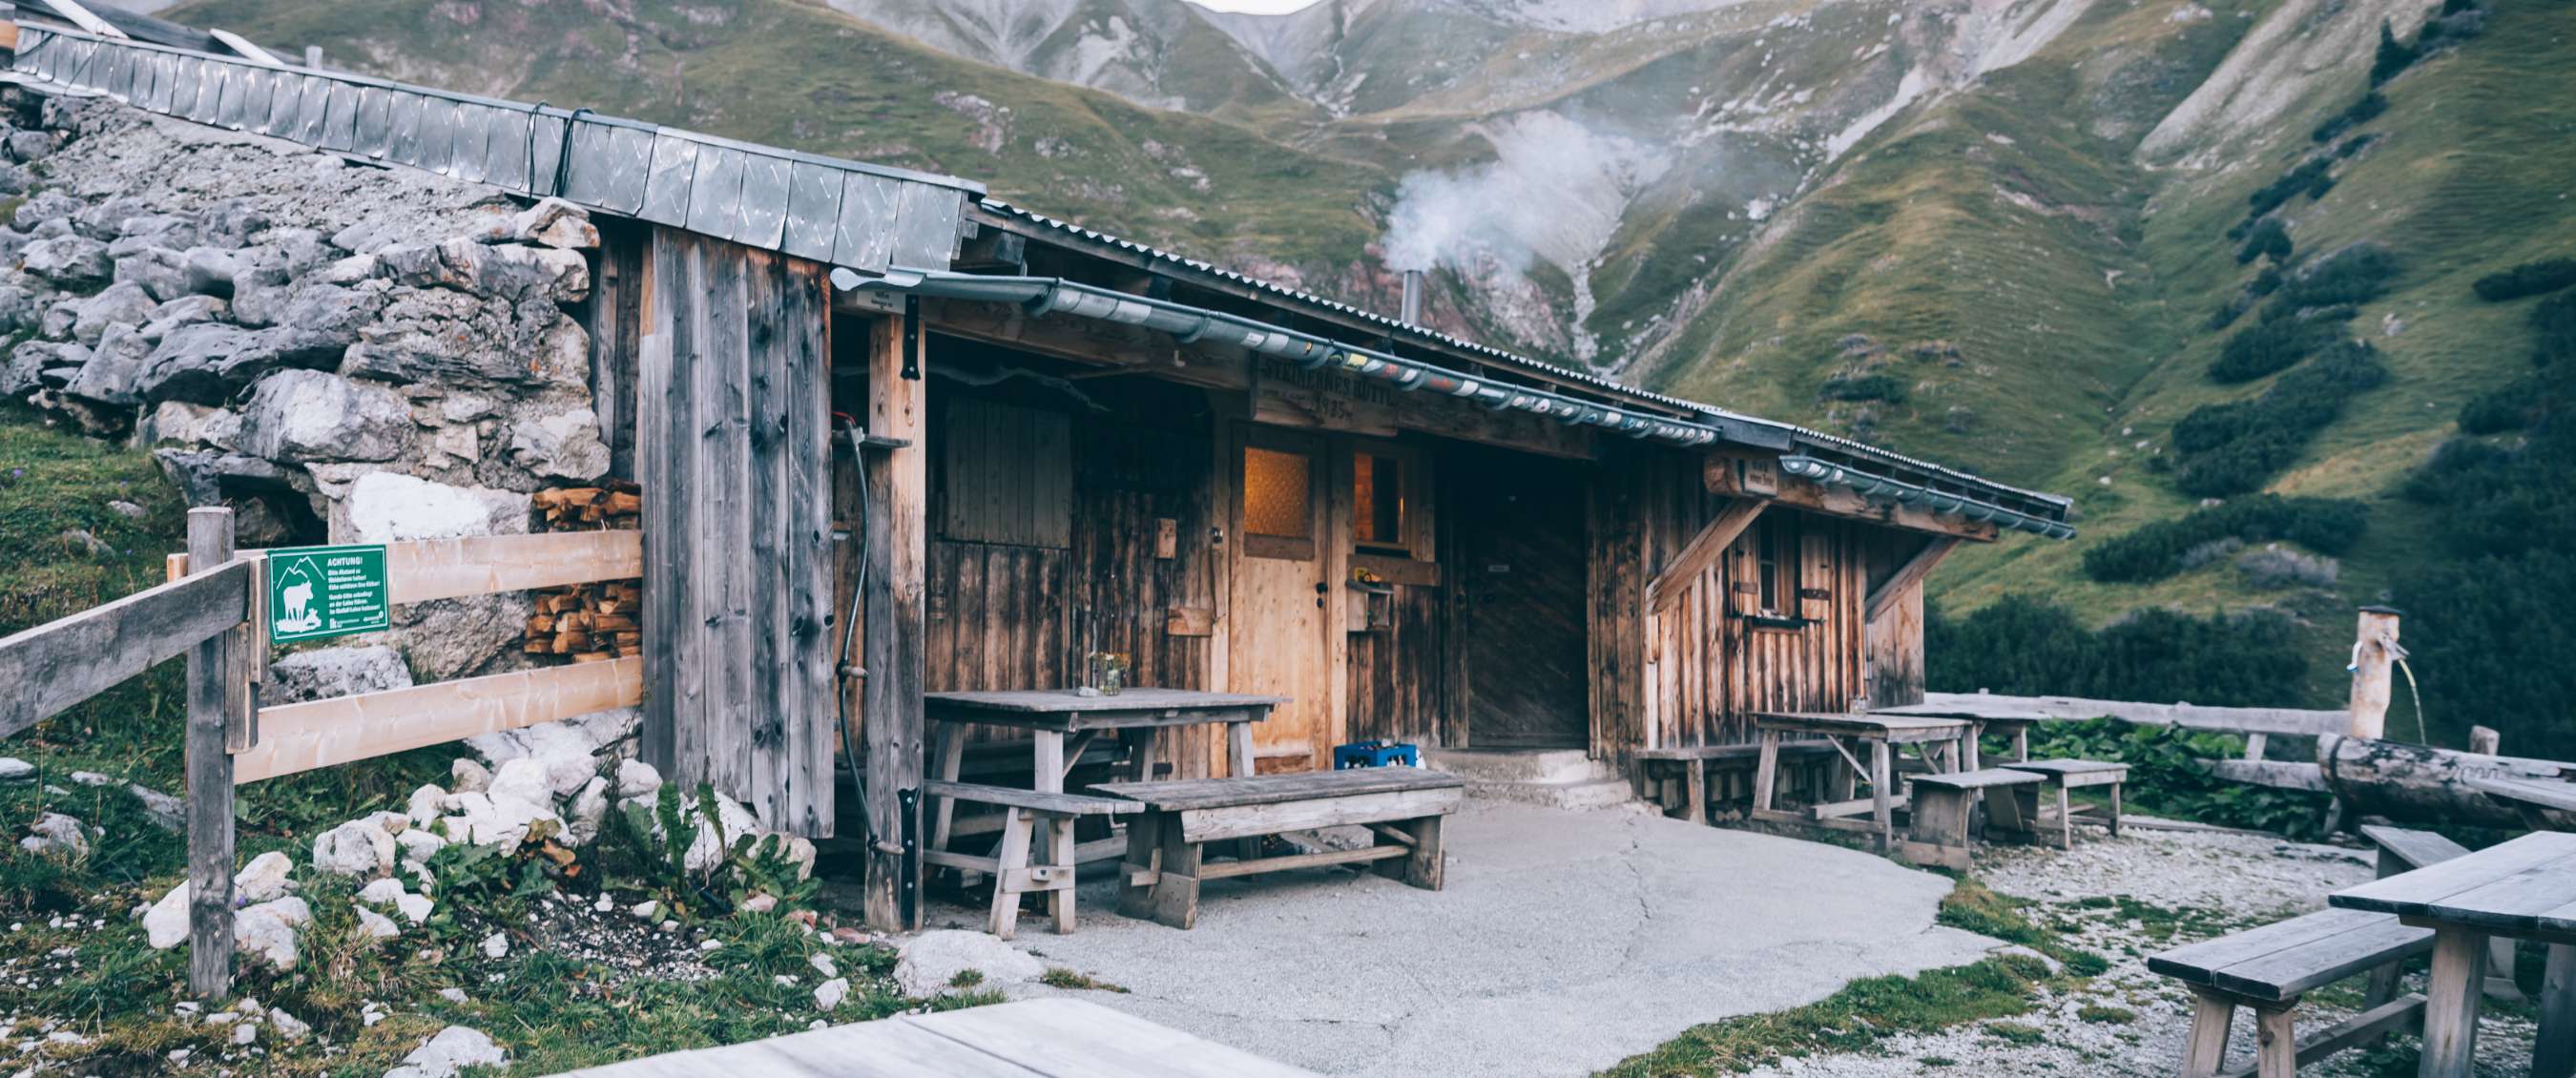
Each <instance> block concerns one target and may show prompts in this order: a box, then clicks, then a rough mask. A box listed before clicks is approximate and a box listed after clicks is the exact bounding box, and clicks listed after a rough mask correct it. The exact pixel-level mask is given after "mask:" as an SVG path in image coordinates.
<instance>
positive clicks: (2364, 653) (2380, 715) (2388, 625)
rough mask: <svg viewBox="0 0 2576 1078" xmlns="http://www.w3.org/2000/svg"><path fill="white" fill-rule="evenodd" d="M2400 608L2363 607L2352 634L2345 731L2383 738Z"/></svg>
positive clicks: (2364, 736)
mask: <svg viewBox="0 0 2576 1078" xmlns="http://www.w3.org/2000/svg"><path fill="white" fill-rule="evenodd" d="M2398 616H2399V615H2398V612H2397V611H2396V610H2393V609H2391V608H2388V607H2384V606H2365V607H2362V608H2361V619H2360V624H2359V626H2358V628H2357V629H2356V630H2355V633H2354V636H2353V648H2352V703H2351V711H2352V721H2351V724H2350V726H2349V727H2348V728H2347V729H2346V730H2345V732H2346V733H2347V734H2349V735H2351V736H2353V737H2363V738H2369V739H2371V740H2373V741H2377V740H2380V739H2381V738H2382V736H2383V735H2384V734H2385V733H2386V731H2387V729H2388V692H2389V669H2390V667H2392V666H2393V665H2395V660H2396V655H2397V652H2396V650H2395V649H2396V646H2397V620H2398Z"/></svg>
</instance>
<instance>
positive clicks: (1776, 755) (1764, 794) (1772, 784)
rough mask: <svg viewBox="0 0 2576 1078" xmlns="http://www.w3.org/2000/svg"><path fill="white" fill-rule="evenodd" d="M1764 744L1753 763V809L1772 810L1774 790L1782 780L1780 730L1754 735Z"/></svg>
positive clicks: (1760, 810)
mask: <svg viewBox="0 0 2576 1078" xmlns="http://www.w3.org/2000/svg"><path fill="white" fill-rule="evenodd" d="M1754 737H1755V740H1756V741H1758V742H1759V743H1760V744H1761V746H1762V751H1761V754H1760V756H1758V757H1757V758H1756V759H1755V761H1754V764H1753V810H1754V811H1755V812H1769V811H1771V810H1772V804H1771V802H1772V797H1771V795H1772V792H1773V790H1774V788H1776V787H1777V786H1778V785H1779V782H1780V731H1778V730H1764V731H1761V732H1760V733H1758V734H1756V735H1754Z"/></svg>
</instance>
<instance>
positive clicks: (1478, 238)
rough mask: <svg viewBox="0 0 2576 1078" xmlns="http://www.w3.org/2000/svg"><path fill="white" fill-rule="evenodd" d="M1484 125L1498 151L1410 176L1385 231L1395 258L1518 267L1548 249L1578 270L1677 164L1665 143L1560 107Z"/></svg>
mask: <svg viewBox="0 0 2576 1078" xmlns="http://www.w3.org/2000/svg"><path fill="white" fill-rule="evenodd" d="M1484 134H1485V137H1486V138H1487V139H1488V140H1489V141H1491V142H1492V143H1493V144H1494V151H1495V159H1494V160H1492V161H1488V162H1485V163H1483V164H1479V165H1474V166H1471V167H1468V168H1464V169H1459V170H1455V171H1447V172H1440V171H1429V170H1426V171H1421V172H1415V173H1411V174H1409V175H1407V176H1405V177H1404V180H1403V182H1402V184H1401V185H1399V187H1398V188H1397V192H1396V196H1397V197H1396V205H1395V211H1394V212H1393V213H1392V214H1391V215H1390V218H1389V221H1388V225H1387V233H1386V235H1385V237H1384V238H1383V239H1382V240H1381V241H1380V242H1381V244H1382V246H1383V248H1384V250H1385V253H1386V264H1387V266H1388V267H1389V268H1392V269H1398V270H1428V269H1431V268H1433V267H1434V266H1439V265H1447V266H1449V267H1451V268H1461V269H1462V268H1467V267H1470V266H1472V265H1476V264H1478V263H1484V264H1489V265H1490V264H1491V262H1489V261H1488V259H1490V260H1494V261H1499V262H1500V263H1501V264H1502V265H1505V266H1508V267H1510V268H1511V269H1512V271H1513V272H1515V273H1517V272H1520V271H1524V270H1527V269H1528V268H1529V266H1530V263H1531V260H1532V259H1545V260H1547V261H1549V262H1552V263H1554V264H1556V265H1557V266H1558V267H1560V268H1562V269H1564V270H1565V271H1566V272H1567V273H1568V274H1570V275H1572V276H1573V277H1575V278H1576V279H1577V280H1580V279H1581V278H1582V276H1583V267H1584V266H1586V265H1588V264H1589V263H1590V262H1592V261H1593V260H1594V259H1596V258H1598V257H1599V256H1600V254H1601V251H1602V249H1603V248H1604V247H1606V246H1607V245H1608V244H1609V242H1610V237H1611V235H1612V234H1613V233H1615V232H1617V231H1618V228H1619V219H1620V215H1621V214H1623V213H1625V212H1626V210H1627V207H1628V202H1629V200H1630V199H1631V198H1633V197H1635V195H1636V193H1637V191H1638V190H1639V189H1641V188H1643V187H1645V186H1646V185H1648V184H1651V183H1653V182H1654V181H1655V180H1656V179H1657V178H1659V177H1661V176H1662V175H1663V174H1664V172H1665V171H1666V170H1667V169H1669V168H1670V167H1671V166H1672V158H1671V155H1670V154H1669V152H1667V151H1666V150H1665V149H1663V148H1662V147H1659V146H1655V145H1651V144H1648V143H1645V142H1641V141H1639V140H1636V139H1632V138H1628V137H1626V136H1623V135H1616V134H1609V133H1604V132H1599V131H1594V130H1592V129H1590V128H1587V127H1585V126H1584V125H1582V124H1580V123H1578V122H1576V121H1574V120H1572V119H1569V118H1567V117H1565V116H1562V115H1559V114H1557V113H1554V112H1524V113H1519V114H1517V115H1514V116H1512V117H1510V118H1508V119H1505V120H1502V121H1500V122H1497V123H1495V124H1492V125H1489V126H1488V127H1487V128H1486V129H1485V131H1484Z"/></svg>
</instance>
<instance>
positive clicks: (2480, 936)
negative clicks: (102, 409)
mask: <svg viewBox="0 0 2576 1078" xmlns="http://www.w3.org/2000/svg"><path fill="white" fill-rule="evenodd" d="M2326 901H2327V902H2328V903H2329V904H2330V905H2333V906H2335V907H2337V908H2340V909H2353V910H2368V911H2371V912H2374V913H2393V914H2396V915H2397V917H2398V919H2399V920H2400V921H2402V922H2404V923H2406V924H2409V925H2414V926H2417V927H2421V928H2430V929H2432V930H2433V971H2432V974H2431V977H2430V978H2429V980H2428V981H2427V983H2426V988H2425V1007H2424V1064H2423V1069H2422V1072H2421V1073H2422V1074H2423V1075H2424V1078H2467V1076H2468V1075H2469V1074H2470V1073H2471V1059H2472V1057H2473V1056H2474V1054H2475V1049H2476V1047H2477V1031H2478V1001H2479V997H2480V996H2481V995H2482V994H2483V993H2482V991H2481V989H2482V988H2483V986H2484V984H2485V981H2486V964H2487V954H2488V945H2487V941H2488V940H2489V939H2490V938H2491V937H2496V936H2502V937H2506V938H2509V939H2528V940H2537V941H2539V942H2542V943H2545V944H2547V945H2548V946H2549V972H2548V975H2547V977H2546V979H2545V980H2544V982H2543V984H2544V987H2543V990H2542V993H2541V998H2540V1036H2539V1040H2538V1041H2537V1043H2535V1044H2534V1046H2533V1049H2532V1060H2531V1073H2532V1074H2534V1075H2536V1076H2541V1078H2566V1076H2567V1075H2569V1074H2571V1073H2576V983H2571V982H2576V834H2566V833H2563V832H2556V831H2541V832H2534V833H2532V834H2528V835H2524V836H2522V837H2520V838H2517V839H2513V840H2511V841H2509V842H2503V843H2499V844H2497V845H2494V846H2490V847H2487V848H2486V849H2483V850H2479V851H2477V852H2475V853H2470V854H2465V855H2463V856H2459V857H2454V858H2452V859H2450V860H2448V861H2443V862H2441V863H2439V864H2435V865H2430V866H2427V867H2424V868H2419V869H2416V870H2414V871H2412V872H2403V873H2399V874H2397V875H2394V876H2390V877H2387V878H2386V879H2382V880H2378V881H2376V882H2373V883H2366V884H2363V885H2361V886H2359V887H2353V888H2349V889H2346V890H2343V891H2338V892H2336V893H2334V894H2333V895H2331V896H2328V898H2327V900H2326Z"/></svg>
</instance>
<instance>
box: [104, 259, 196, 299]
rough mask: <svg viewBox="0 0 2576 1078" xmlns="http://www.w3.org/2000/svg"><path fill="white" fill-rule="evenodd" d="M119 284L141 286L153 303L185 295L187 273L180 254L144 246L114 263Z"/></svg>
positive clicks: (186, 291) (186, 290) (186, 292)
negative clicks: (120, 282)
mask: <svg viewBox="0 0 2576 1078" xmlns="http://www.w3.org/2000/svg"><path fill="white" fill-rule="evenodd" d="M116 279H117V280H118V281H122V282H127V283H131V284H137V285H141V286H142V287H143V288H144V289H146V290H148V291H150V292H151V293H152V298H153V299H154V300H155V301H161V300H173V299H177V298H179V297H181V296H184V295H187V294H188V273H187V270H186V269H185V268H184V267H183V266H182V264H181V261H180V255H179V252H177V251H173V250H171V249H169V248H167V247H146V248H144V249H142V250H140V251H136V252H134V253H133V254H130V255H126V256H125V257H123V258H119V259H117V260H116Z"/></svg>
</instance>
